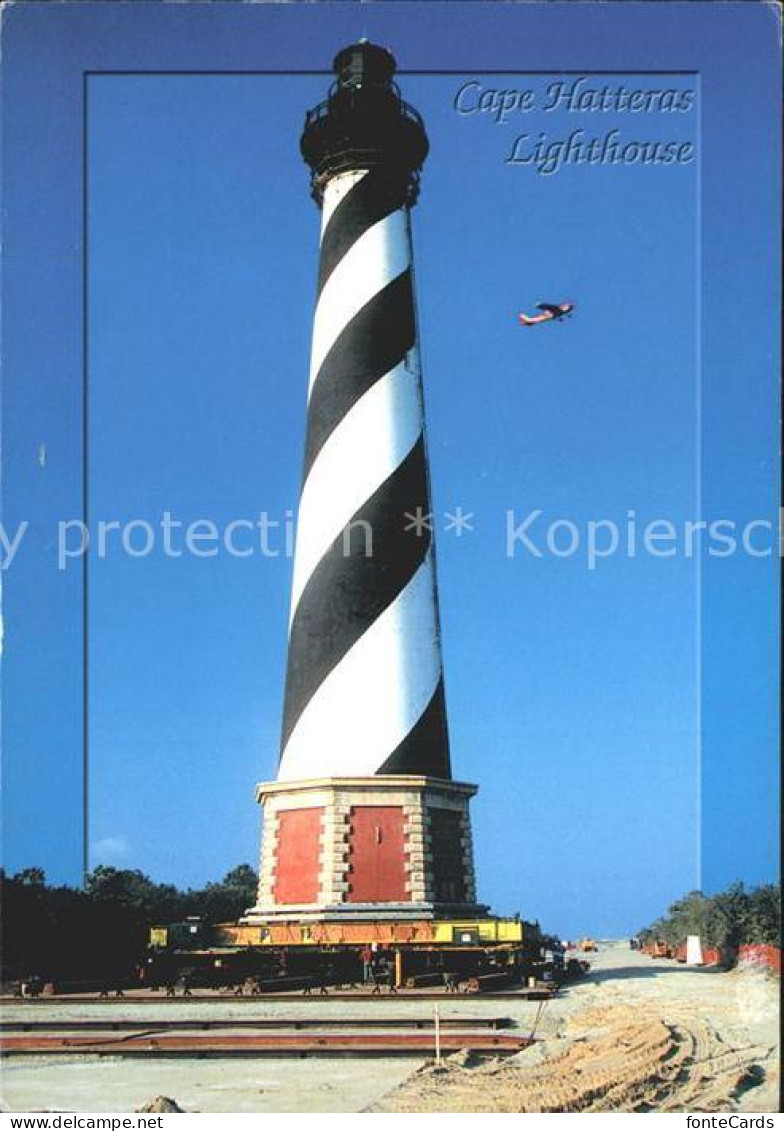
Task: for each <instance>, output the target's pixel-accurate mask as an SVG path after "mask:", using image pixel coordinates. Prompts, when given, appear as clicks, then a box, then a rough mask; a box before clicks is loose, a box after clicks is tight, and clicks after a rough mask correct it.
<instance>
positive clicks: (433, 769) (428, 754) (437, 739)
mask: <svg viewBox="0 0 784 1131" xmlns="http://www.w3.org/2000/svg"><path fill="white" fill-rule="evenodd" d="M377 772H378V773H379V774H429V775H430V776H431V777H437V778H448V777H449V776H450V775H451V766H450V761H449V738H448V735H447V727H446V702H445V698H444V681H443V679H441V680H440V681H439V684H438V687H437V688H436V690H435V692H434V693H433V698H432V699H431V700H430V702H429V703H428V705H427V707H426V708H425V710H424V711H423V712H422V714H421V715H420V717H419V721H418V722H417V724H416V726H415V727H414V728H413V730H410V731H409V732H408V734H407V735H406V737H405V738H404V739H403V741H402V742H401V743H400V745H399V746H398V747H397V749H396V750H395V751H394V752H393V753H392V754H391V755H390V756H389V758H387V760H386V762H384V764H383V766H381V767H379V769H378V771H377Z"/></svg>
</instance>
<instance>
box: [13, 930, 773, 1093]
mask: <svg viewBox="0 0 784 1131" xmlns="http://www.w3.org/2000/svg"><path fill="white" fill-rule="evenodd" d="M592 963H593V969H592V972H591V975H590V976H589V977H588V978H587V979H585V980H584V981H582V982H580V983H577V984H575V985H573V986H571V987H570V988H568V989H566V990H564V991H563V992H562V993H561V994H560V995H559V996H558V997H557V998H556V999H554V1000H553V1001H551V1002H548V1003H547V1004H546V1005H545V1006H544V1007H543V1009H541V1010H540V1008H539V1004H538V1003H536V1002H527V1001H523V1000H519V1001H505V1000H501V1001H494V1000H493V999H491V998H484V999H483V998H480V997H474V998H462V997H461V998H458V999H455V998H450V999H444V1000H443V1002H439V1009H440V1011H441V1013H442V1016H449V1015H452V1016H460V1017H465V1018H470V1017H471V1016H506V1017H509V1018H510V1019H511V1020H512V1021H513V1023H514V1024H515V1026H516V1027H517V1030H518V1031H519V1032H522V1033H524V1034H526V1035H528V1034H529V1033H530V1032H531V1031H532V1030H533V1029H534V1027H535V1029H536V1036H537V1037H538V1038H541V1039H540V1041H539V1042H538V1043H537V1044H536V1045H534V1046H533V1047H532V1048H530V1049H527V1050H525V1051H524V1052H522V1053H519V1054H517V1055H516V1056H515V1057H512V1058H507V1059H503V1060H502V1059H495V1058H489V1059H481V1060H477V1061H476V1062H471V1061H468V1062H467V1061H466V1057H465V1056H464V1055H461V1054H459V1053H458V1054H456V1055H455V1056H454V1057H453V1058H450V1059H448V1060H447V1061H446V1062H445V1063H444V1064H443V1065H441V1066H434V1065H432V1064H423V1062H422V1061H421V1060H420V1059H414V1060H410V1059H407V1058H406V1059H403V1058H378V1059H376V1058H372V1059H365V1058H358V1059H343V1058H325V1059H307V1060H297V1059H289V1058H286V1059H279V1060H278V1059H268V1058H262V1059H253V1058H247V1059H245V1058H243V1059H231V1060H218V1059H216V1060H212V1059H210V1060H184V1059H177V1060H163V1059H157V1060H156V1059H150V1060H145V1061H132V1060H123V1059H111V1060H110V1059H100V1060H99V1059H97V1058H96V1059H91V1060H88V1059H80V1060H76V1059H74V1058H67V1057H62V1058H59V1057H58V1058H57V1059H54V1058H48V1059H43V1058H41V1059H37V1058H36V1059H30V1060H24V1061H23V1060H11V1061H8V1062H7V1063H6V1064H5V1065H4V1068H3V1074H2V1101H1V1102H2V1107H3V1108H4V1110H6V1111H30V1110H37V1111H42V1110H46V1111H79V1112H129V1111H133V1110H136V1109H138V1108H140V1107H141V1106H142V1105H143V1104H144V1103H146V1102H147V1101H149V1100H150V1099H151V1098H152V1097H154V1096H156V1095H160V1094H163V1095H167V1096H171V1097H173V1098H174V1099H175V1100H176V1101H177V1102H178V1104H179V1105H180V1107H181V1108H183V1109H184V1110H186V1111H202V1112H291V1111H301V1112H357V1111H363V1110H364V1111H370V1112H391V1111H455V1112H459V1111H506V1112H512V1111H514V1112H519V1111H613V1110H614V1111H645V1110H662V1111H689V1110H692V1111H724V1112H726V1111H733V1110H740V1111H749V1112H752V1111H753V1112H763V1111H764V1112H768V1111H776V1110H777V1106H778V1102H777V1095H778V1068H777V1065H778V1044H777V1041H778V982H777V981H775V980H774V979H771V978H768V977H766V976H765V975H761V974H755V973H736V972H733V973H731V974H721V973H717V972H713V971H710V970H696V969H687V968H685V967H683V966H679V965H677V964H676V963H673V962H667V961H664V962H663V961H655V962H654V961H653V960H652V959H649V958H647V957H645V956H644V955H640V954H637V953H636V952H634V951H631V950H629V949H628V947H627V946H626V945H620V944H619V945H617V946H616V945H608V946H604V947H602V948H601V950H600V952H599V953H598V954H597V955H593V956H592ZM432 1009H433V1003H432V1002H427V1001H417V1000H400V999H394V998H389V997H382V998H377V999H375V1000H372V1001H367V1000H366V1001H357V1002H351V1003H347V1002H337V1001H330V1000H329V999H328V998H326V999H320V1000H317V1001H311V1000H304V1001H303V1000H302V999H301V998H290V999H287V1000H286V1001H281V1002H269V1001H262V1002H251V1001H243V1002H234V1001H231V999H229V1000H226V999H218V1000H216V1001H211V1002H189V1001H182V1000H177V1001H175V1002H171V1001H165V1000H162V1001H160V1002H156V1003H141V1002H137V1003H134V1001H133V1000H132V998H126V999H125V1000H122V1001H113V1000H112V1001H109V1002H89V1003H72V1004H67V1005H63V1004H57V1005H46V1004H43V1003H36V1004H34V1005H32V1006H31V1005H25V1004H22V1003H13V1004H8V1005H7V1006H6V1007H5V1008H4V1010H3V1017H4V1019H5V1020H7V1021H10V1020H13V1019H15V1018H19V1017H20V1016H28V1017H35V1018H37V1019H44V1018H46V1017H50V1016H51V1017H52V1018H59V1019H61V1020H64V1019H65V1018H66V1017H68V1018H79V1017H88V1016H96V1015H97V1016H101V1017H106V1016H111V1018H112V1019H118V1020H119V1019H121V1018H130V1017H137V1018H138V1017H144V1018H149V1019H155V1018H162V1017H171V1016H172V1015H174V1016H177V1017H182V1018H185V1017H203V1016H211V1017H220V1018H231V1017H232V1016H242V1017H249V1016H253V1017H259V1018H261V1017H264V1018H269V1017H272V1018H275V1017H277V1018H286V1019H291V1018H296V1017H299V1016H310V1017H313V1016H319V1017H323V1018H325V1019H328V1018H329V1017H330V1016H346V1015H350V1016H356V1017H367V1016H381V1015H384V1016H391V1015H394V1016H411V1017H423V1016H428V1015H429V1013H430V1012H431V1011H432ZM174 1011H176V1013H175V1012H174Z"/></svg>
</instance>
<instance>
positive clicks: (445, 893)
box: [428, 808, 468, 903]
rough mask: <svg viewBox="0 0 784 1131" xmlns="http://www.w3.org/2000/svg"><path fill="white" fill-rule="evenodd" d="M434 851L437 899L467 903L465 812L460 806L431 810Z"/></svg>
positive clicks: (434, 893)
mask: <svg viewBox="0 0 784 1131" xmlns="http://www.w3.org/2000/svg"><path fill="white" fill-rule="evenodd" d="M428 817H429V827H430V852H431V855H432V857H433V863H432V869H433V899H434V900H435V901H436V903H464V902H466V901H467V899H468V894H467V890H466V875H465V871H466V869H465V860H464V853H463V835H462V834H463V814H462V813H460V812H458V811H457V810H456V809H436V808H430V809H428Z"/></svg>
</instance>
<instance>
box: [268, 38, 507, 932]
mask: <svg viewBox="0 0 784 1131" xmlns="http://www.w3.org/2000/svg"><path fill="white" fill-rule="evenodd" d="M395 66H396V64H395V60H394V58H393V56H392V55H391V54H390V53H389V52H388V51H387V50H385V49H384V48H382V47H379V46H375V45H373V44H370V43H367V42H361V43H357V44H354V45H352V46H349V47H346V48H345V49H344V50H342V51H340V52H339V53H338V55H337V56H336V58H335V60H334V64H333V69H334V72H335V75H336V79H335V81H334V83H333V85H332V86H331V88H330V90H329V95H328V97H327V99H326V101H324V102H322V103H320V104H319V105H318V106H316V107H315V108H314V109H312V110H311V111H309V112H308V114H307V115H306V120H305V127H304V131H303V134H302V138H301V142H300V148H301V152H302V155H303V157H304V160H305V162H306V163H307V165H308V166H309V168H310V173H311V177H310V183H311V193H312V196H313V198H314V200H315V202H316V204H317V206H318V208H319V209H320V212H321V228H320V249H319V261H318V279H317V285H316V301H315V310H314V316H313V334H312V344H311V356H310V371H309V377H308V400H307V426H306V438H305V456H304V465H303V472H302V484H301V494H300V500H299V511H298V518H297V536H296V547H295V555H294V566H293V578H292V589H291V604H290V615H289V629H288V656H287V668H286V684H285V695H284V705H283V720H282V730H281V741H280V756H279V765H278V772H277V777H276V780H275V781H273V782H265V783H262V784H260V785H259V786H258V787H257V799H258V801H259V802H260V803H261V804H262V806H263V833H262V853H261V866H260V882H259V891H258V900H257V905H256V906H255V907H254V908H253V909H252V910H251V911H250V912H249V913H248V915H247V917H246V921H248V922H261V921H275V920H277V921H280V920H291V921H298V922H300V923H302V922H307V921H309V920H316V921H318V920H327V921H330V920H339V921H341V922H345V923H349V922H351V921H355V922H356V921H366V922H367V921H371V920H374V921H389V920H402V921H406V920H408V921H411V920H417V919H419V920H421V919H434V918H439V917H445V916H449V915H452V916H454V915H460V916H463V917H470V916H471V915H480V914H481V913H482V912H483V911H484V910H486V909H484V908H481V907H479V905H478V904H477V903H476V892H475V880H474V870H473V853H472V844H471V830H470V822H469V812H468V803H469V800H470V798H471V797H472V796H473V795H474V793H475V792H476V787H475V786H473V785H470V784H467V783H464V782H459V781H456V780H454V779H453V777H452V770H451V763H450V756H449V739H448V731H447V717H446V700H445V695H444V678H443V668H442V655H441V630H440V623H439V613H438V593H437V585H436V562H435V545H434V536H435V528H436V522H435V520H434V516H433V514H432V507H431V498H430V485H429V468H428V459H427V445H426V433H425V414H424V402H423V394H422V372H421V365H420V355H419V345H418V328H417V319H416V305H415V293H414V265H413V256H412V242H411V212H412V209H413V207H414V205H415V203H416V200H417V196H418V192H419V177H420V170H421V168H422V165H423V162H424V160H425V158H426V156H427V153H428V140H427V135H426V132H425V128H424V124H423V122H422V119H421V118H420V116H419V114H418V113H417V112H416V111H415V110H414V109H413V108H412V107H411V106H409V105H408V104H407V103H406V102H404V101H403V99H402V98H401V95H400V92H399V90H398V87H397V85H396V83H395V81H394V74H395Z"/></svg>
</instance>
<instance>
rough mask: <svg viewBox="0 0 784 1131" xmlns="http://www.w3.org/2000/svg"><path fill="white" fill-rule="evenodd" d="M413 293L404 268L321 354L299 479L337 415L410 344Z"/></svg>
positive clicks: (399, 358) (340, 416) (337, 420)
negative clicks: (324, 353) (324, 352)
mask: <svg viewBox="0 0 784 1131" xmlns="http://www.w3.org/2000/svg"><path fill="white" fill-rule="evenodd" d="M415 335H416V328H415V325H414V294H413V288H412V282H411V271H410V269H409V270H406V271H404V272H403V273H402V274H401V275H398V276H397V278H396V279H393V280H392V282H391V283H389V284H388V285H387V286H386V287H384V288H383V290H380V291H379V292H378V294H376V295H374V296H373V298H372V299H371V300H370V302H368V303H366V304H365V306H363V308H362V309H361V310H360V311H359V313H358V314H357V315H356V316H355V317H354V318H352V320H351V321H350V322H349V323H348V325H347V326H346V327H345V328H344V329H343V331H342V332H341V333H340V334H339V335H338V337H337V339H336V340H335V342H334V344H333V346H332V347H331V349H330V350H329V353H328V354H327V356H326V357H325V358H324V361H323V363H322V365H321V368H320V369H319V371H318V374H317V376H316V380H315V381H314V383H313V388H312V390H311V394H310V402H309V405H308V435H307V440H306V442H305V466H304V470H303V482H304V480H305V479H306V478H307V475H308V472H309V471H310V469H311V467H312V466H313V463H314V461H315V459H316V456H317V455H318V453H319V452H320V451H321V449H322V447H323V446H324V444H325V442H326V441H327V440H328V439H329V437H330V436H331V434H332V433H333V432H334V430H335V428H336V427H337V425H338V424H339V423H340V422H341V420H342V419H343V417H344V416H345V415H346V414H347V413H348V412H349V410H350V409H351V408H352V406H353V405H354V404H355V403H356V402H357V401H358V400H359V399H360V397H361V396H362V395H363V394H364V393H366V392H367V391H368V389H369V388H370V387H371V385H374V384H375V382H376V381H378V380H379V379H380V378H381V377H383V376H384V374H385V373H388V372H389V371H390V370H391V369H394V367H395V366H396V365H398V364H399V363H400V362H401V361H402V360H403V359H404V358H405V356H406V354H407V353H408V351H409V350H410V349H411V348H412V347H413V345H414V342H415Z"/></svg>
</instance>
